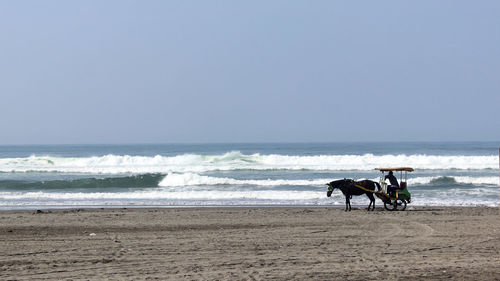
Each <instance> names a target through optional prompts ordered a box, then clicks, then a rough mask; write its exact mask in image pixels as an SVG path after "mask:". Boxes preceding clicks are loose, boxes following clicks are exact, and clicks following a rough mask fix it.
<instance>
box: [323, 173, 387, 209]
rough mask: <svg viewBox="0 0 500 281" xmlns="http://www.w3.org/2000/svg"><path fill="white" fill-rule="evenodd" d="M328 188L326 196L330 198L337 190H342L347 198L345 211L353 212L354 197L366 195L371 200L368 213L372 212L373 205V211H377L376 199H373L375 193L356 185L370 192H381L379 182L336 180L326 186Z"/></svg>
mask: <svg viewBox="0 0 500 281" xmlns="http://www.w3.org/2000/svg"><path fill="white" fill-rule="evenodd" d="M326 185H327V186H328V191H327V192H326V196H328V197H330V196H331V195H332V192H333V190H334V189H335V188H338V189H340V191H342V193H343V194H344V196H345V211H346V212H347V210H348V209H349V211H351V199H352V196H353V195H363V194H366V196H368V198H369V199H370V204H369V205H368V211H370V207H371V206H372V204H373V208H372V211H373V210H375V198H374V197H373V192H370V191H366V190H363V189H361V188H359V187H356V186H355V185H358V186H362V187H364V188H365V189H368V190H373V191H374V190H375V187H377V190H380V184H379V183H378V182H374V181H371V180H362V181H354V180H352V179H343V180H336V181H332V182H329V183H327V184H326Z"/></svg>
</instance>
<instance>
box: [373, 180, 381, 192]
mask: <svg viewBox="0 0 500 281" xmlns="http://www.w3.org/2000/svg"><path fill="white" fill-rule="evenodd" d="M373 183H374V184H375V185H376V186H377V191H380V184H379V183H378V182H376V181H374V182H373Z"/></svg>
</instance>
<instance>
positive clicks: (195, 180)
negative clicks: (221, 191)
mask: <svg viewBox="0 0 500 281" xmlns="http://www.w3.org/2000/svg"><path fill="white" fill-rule="evenodd" d="M332 180H334V179H331V178H321V179H302V180H285V179H263V180H239V179H233V178H227V177H224V178H221V177H210V176H201V175H198V174H195V173H180V174H179V173H169V174H168V175H167V176H165V177H164V178H163V179H162V180H161V181H160V183H159V184H158V185H159V186H164V187H175V186H177V187H181V186H195V185H204V186H210V185H256V186H280V185H286V186H321V185H324V184H326V183H327V182H330V181H332ZM370 180H372V181H376V182H378V180H379V179H378V178H372V179H370ZM439 180H448V181H450V182H453V181H454V182H456V183H461V184H475V185H498V182H499V180H498V177H466V176H450V177H440V176H434V177H416V178H409V179H408V184H409V185H426V184H430V183H432V182H433V181H434V182H435V181H439Z"/></svg>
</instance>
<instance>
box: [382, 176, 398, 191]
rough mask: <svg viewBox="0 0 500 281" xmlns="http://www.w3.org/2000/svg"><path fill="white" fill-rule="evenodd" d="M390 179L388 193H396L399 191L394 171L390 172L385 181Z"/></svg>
mask: <svg viewBox="0 0 500 281" xmlns="http://www.w3.org/2000/svg"><path fill="white" fill-rule="evenodd" d="M386 179H389V182H390V183H391V184H390V185H388V186H387V191H388V192H389V193H391V192H394V191H396V190H398V189H399V183H398V179H396V177H395V176H394V174H393V173H392V171H389V174H388V175H387V176H385V178H384V180H386Z"/></svg>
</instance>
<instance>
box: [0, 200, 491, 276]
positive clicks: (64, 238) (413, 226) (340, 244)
mask: <svg viewBox="0 0 500 281" xmlns="http://www.w3.org/2000/svg"><path fill="white" fill-rule="evenodd" d="M0 249H1V252H0V279H2V280H18V279H21V280H36V279H51V280H61V279H72V280H109V279H112V280H145V279H159V280H369V279H379V280H389V279H392V280H401V279H408V280H433V279H449V280H463V279H469V280H500V216H499V211H498V208H486V207H484V208H483V207H471V208H454V207H453V208H452V207H433V208H431V207H427V208H419V207H412V208H410V210H407V211H403V212H389V211H385V210H383V209H382V208H377V209H376V210H375V212H367V211H365V210H364V209H361V208H359V209H358V208H356V209H353V211H351V212H344V210H343V208H326V207H317V208H303V207H291V208H287V207H283V208H175V209H168V208H167V209H83V210H52V211H47V210H43V211H42V212H33V211H3V212H0Z"/></svg>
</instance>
